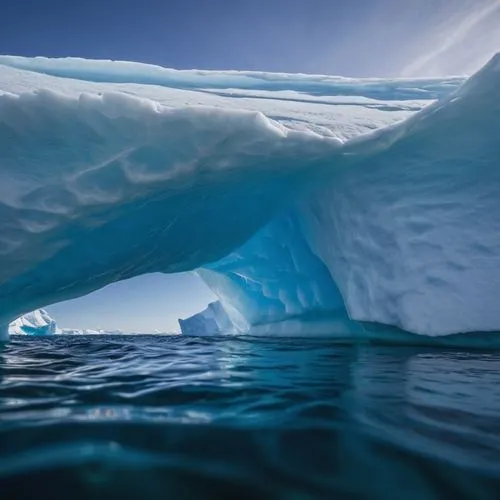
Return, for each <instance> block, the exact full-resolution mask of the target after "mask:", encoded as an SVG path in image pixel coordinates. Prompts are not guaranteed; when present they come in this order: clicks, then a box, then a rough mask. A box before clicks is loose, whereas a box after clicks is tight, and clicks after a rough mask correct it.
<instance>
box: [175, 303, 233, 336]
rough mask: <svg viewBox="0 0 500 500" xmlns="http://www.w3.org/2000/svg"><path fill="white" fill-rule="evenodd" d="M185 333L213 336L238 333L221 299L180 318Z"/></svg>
mask: <svg viewBox="0 0 500 500" xmlns="http://www.w3.org/2000/svg"><path fill="white" fill-rule="evenodd" d="M179 326H180V328H181V333H182V334H183V335H194V336H213V335H228V334H232V333H238V331H237V330H236V329H235V327H234V325H233V323H232V321H231V320H230V318H229V316H228V315H227V313H226V311H225V310H224V308H223V306H222V304H221V303H220V301H215V302H211V303H210V304H208V306H207V308H206V309H204V310H203V311H201V312H199V313H198V314H195V315H193V316H191V317H189V318H186V319H179Z"/></svg>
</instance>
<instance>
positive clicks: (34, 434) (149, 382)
mask: <svg viewBox="0 0 500 500" xmlns="http://www.w3.org/2000/svg"><path fill="white" fill-rule="evenodd" d="M0 498H1V499H2V500H3V499H6V500H10V499H17V498H27V499H28V498H31V499H43V500H45V499H51V498H61V499H67V500H70V499H114V498H116V499H124V498H135V499H141V500H142V499H155V500H157V499H161V498H173V499H185V498H186V499H191V498H193V499H196V498H200V499H212V498H213V499H225V498H228V499H243V498H258V499H268V498H269V499H294V500H298V499H316V498H318V499H323V498H324V499H333V498H341V499H342V498H346V499H363V498H369V499H384V500H385V499H392V498H394V499H402V498H404V499H441V498H446V499H447V498H450V499H454V500H459V499H476V498H477V499H495V498H500V351H491V350H489V351H481V350H470V349H459V348H442V347H441V348H438V347H408V346H406V347H395V346H376V345H369V344H366V345H336V344H335V343H332V342H331V341H326V340H310V339H283V338H279V339H253V338H193V337H181V336H179V337H167V336H116V337H115V336H113V337H110V336H92V337H70V336H58V337H52V338H28V337H22V338H17V339H14V340H12V341H11V342H10V343H8V344H6V345H4V346H2V347H0Z"/></svg>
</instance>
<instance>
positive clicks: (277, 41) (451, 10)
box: [0, 0, 500, 332]
mask: <svg viewBox="0 0 500 500" xmlns="http://www.w3.org/2000/svg"><path fill="white" fill-rule="evenodd" d="M0 12H1V14H0V53H2V54H13V55H24V56H38V55H43V56H48V57H64V56H79V57H86V58H96V59H120V60H133V61H141V62H145V63H152V64H158V65H162V66H167V67H173V68H178V69H188V68H199V69H244V70H262V71H279V72H301V73H320V74H335V75H343V76H354V77H372V76H378V77H393V76H394V77H400V76H408V77H414V76H439V75H450V74H454V75H457V74H470V73H472V72H474V71H475V70H476V69H478V68H479V67H480V66H481V65H482V64H484V63H485V62H486V61H487V60H488V59H489V58H490V57H491V56H492V55H493V54H494V53H495V52H496V51H498V50H500V29H498V26H500V0H140V1H138V0H44V1H40V0H5V1H4V2H3V3H2V7H1V9H0ZM211 300H214V296H213V295H212V293H211V292H210V291H209V290H208V289H207V288H206V287H205V286H204V285H203V284H202V283H201V281H200V280H199V279H198V278H197V277H196V276H195V275H193V274H183V275H170V276H165V275H152V276H146V277H139V278H135V279H133V280H129V281H127V282H121V283H116V284H113V285H110V286H108V287H106V288H104V289H102V290H100V291H98V292H95V293H93V294H90V295H89V296H87V297H82V298H80V299H76V300H73V301H69V302H66V303H61V304H57V305H54V306H51V307H50V308H48V310H49V312H50V313H51V314H53V316H54V317H55V318H56V320H57V321H58V323H59V325H60V326H63V327H74V328H103V329H117V328H118V329H122V330H124V331H136V332H139V331H142V332H150V331H154V330H160V331H170V330H173V329H176V328H177V327H178V326H177V318H178V317H186V316H189V315H191V314H193V313H195V312H197V311H199V310H201V309H203V308H204V306H205V305H206V304H207V303H208V302H209V301H211Z"/></svg>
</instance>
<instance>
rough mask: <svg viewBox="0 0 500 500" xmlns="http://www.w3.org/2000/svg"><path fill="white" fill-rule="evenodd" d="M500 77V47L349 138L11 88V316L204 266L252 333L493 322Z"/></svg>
mask: <svg viewBox="0 0 500 500" xmlns="http://www.w3.org/2000/svg"><path fill="white" fill-rule="evenodd" d="M499 83H500V59H499V57H498V56H497V57H496V58H494V59H493V60H492V61H491V62H490V63H489V64H488V65H487V66H486V67H485V68H484V69H483V70H482V71H480V72H479V73H478V74H476V75H475V76H474V77H473V78H471V79H470V80H469V81H468V82H467V83H466V84H465V85H464V86H463V87H462V88H461V89H460V90H459V91H457V92H455V93H453V94H452V95H451V96H450V97H448V98H445V99H442V100H441V101H439V102H437V103H436V104H433V105H431V106H429V107H427V108H425V109H424V110H423V111H421V112H420V113H417V114H415V115H413V116H412V117H410V118H409V119H407V120H406V121H404V122H402V123H400V124H398V125H395V126H391V127H388V128H385V129H382V130H379V131H376V132H374V133H371V134H368V135H364V136H362V137H359V138H354V139H351V140H348V141H345V142H341V141H339V140H335V139H332V138H329V137H324V136H320V135H318V134H315V133H312V132H310V131H303V132H301V131H297V130H290V129H288V128H286V127H284V126H283V125H281V124H279V123H276V122H273V121H272V120H269V119H267V118H266V117H265V116H264V115H262V114H260V113H255V112H246V111H228V110H221V109H213V108H200V107H186V108H179V109H171V108H167V107H165V106H163V105H161V104H159V103H157V102H153V101H151V100H145V99H137V98H136V97H131V96H128V95H126V94H123V93H111V94H108V93H105V94H103V95H100V96H98V95H89V94H79V95H77V96H76V97H75V96H64V95H59V94H55V93H53V92H47V91H39V92H35V93H25V94H19V95H18V94H12V93H4V94H3V95H0V264H1V265H0V324H3V325H8V323H9V322H10V321H12V320H13V319H15V318H16V317H18V316H20V315H21V314H23V313H26V312H28V311H31V310H34V309H37V308H39V307H42V306H45V305H48V304H50V303H54V302H58V301H61V300H65V299H69V298H74V297H78V296H80V295H83V294H86V293H88V292H90V291H92V290H95V289H98V288H100V287H102V286H104V285H106V284H108V283H111V282H114V281H118V280H121V279H126V278H130V277H132V276H136V275H140V274H144V273H149V272H157V271H160V272H179V271H185V270H190V269H198V268H200V267H201V268H202V269H201V270H200V271H199V273H200V275H201V276H202V278H203V279H204V280H205V281H206V282H207V284H208V285H209V286H210V287H211V288H212V289H213V290H214V291H215V293H216V294H217V295H218V296H219V297H220V300H221V302H222V305H223V306H224V308H225V309H226V310H227V311H228V312H229V313H230V316H231V319H232V320H233V322H234V323H235V324H236V325H237V327H238V328H239V329H240V330H241V331H252V328H255V327H258V328H260V329H261V330H264V332H265V330H266V326H265V325H270V324H271V325H274V326H273V327H272V328H271V329H270V331H272V329H273V328H276V327H277V325H278V324H282V325H283V324H284V325H287V324H288V325H290V324H291V323H286V322H287V321H288V322H289V321H293V322H294V324H295V325H297V324H299V326H300V322H301V318H303V319H307V318H310V317H311V316H314V317H315V318H317V317H321V318H327V319H328V318H330V319H331V318H339V317H340V318H345V320H346V321H345V322H344V321H343V320H342V322H341V323H342V325H355V324H354V323H352V322H350V321H349V319H348V318H347V314H346V312H345V309H344V306H345V308H346V310H347V312H348V315H349V316H350V318H351V319H353V320H359V321H369V322H379V323H384V324H388V325H394V326H397V327H400V328H402V329H405V330H408V331H411V332H414V333H420V334H424V335H441V334H449V333H457V332H465V331H490V330H497V329H499V328H500V308H498V305H497V300H496V297H497V296H498V292H499V291H500V267H499V258H500V196H499V195H498V193H499V192H500V166H499V165H498V163H499V161H500V160H499V159H500V140H499V139H500V137H499V135H500V85H499ZM284 322H285V323H284ZM350 327H351V326H348V328H350ZM353 327H354V326H353ZM6 332H7V327H6V326H4V327H3V334H4V336H5V335H6ZM304 333H307V331H306V332H304Z"/></svg>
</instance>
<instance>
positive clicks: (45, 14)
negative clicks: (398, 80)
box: [0, 0, 499, 76]
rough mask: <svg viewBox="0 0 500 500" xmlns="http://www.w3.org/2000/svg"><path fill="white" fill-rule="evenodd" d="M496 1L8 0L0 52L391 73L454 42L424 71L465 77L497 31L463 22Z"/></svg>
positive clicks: (194, 65)
mask: <svg viewBox="0 0 500 500" xmlns="http://www.w3.org/2000/svg"><path fill="white" fill-rule="evenodd" d="M495 4H496V5H498V0H404V1H403V0H85V1H81V0H43V1H42V0H5V1H4V2H2V7H1V15H0V53H4V54H16V55H27V56H35V55H46V56H81V57H88V58H104V59H124V60H136V61H142V62H148V63H154V64H160V65H163V66H169V67H175V68H206V69H255V70H270V71H289V72H310V73H329V74H332V73H334V74H342V75H349V76H374V75H376V76H386V75H397V74H399V73H401V72H402V71H403V70H404V69H405V67H406V65H407V64H408V63H409V62H411V61H413V60H416V59H419V58H424V62H425V58H426V56H428V55H430V56H431V58H432V57H433V56H434V58H435V54H434V52H435V50H436V48H438V49H439V48H440V47H443V46H446V45H447V43H448V42H449V40H450V39H451V38H454V37H455V38H457V39H456V40H452V41H453V43H452V45H453V46H452V47H451V48H450V47H449V48H448V49H447V50H445V52H446V53H439V54H437V55H438V56H442V57H440V58H439V59H440V60H439V62H440V64H439V65H437V66H436V65H433V64H429V63H428V62H427V66H426V65H425V64H424V67H423V68H422V69H423V70H424V71H427V72H434V73H436V72H440V69H441V66H443V70H445V71H446V72H449V71H453V72H457V71H458V72H460V71H467V70H468V68H469V66H471V65H472V66H473V65H475V64H476V63H475V60H474V59H475V58H476V56H477V54H476V52H477V50H476V46H477V45H478V43H479V45H480V46H481V51H483V47H485V46H486V45H488V44H489V45H491V46H492V47H493V46H495V43H493V42H498V41H499V40H498V38H497V39H495V40H493V41H492V40H491V36H490V37H489V38H490V39H489V40H487V39H485V33H491V32H495V31H499V30H498V29H497V28H496V26H497V25H496V24H495V23H496V22H498V17H497V18H495V17H494V16H493V15H492V13H491V12H488V13H487V15H485V16H483V18H484V19H482V22H481V23H479V24H484V23H485V22H486V21H488V20H489V29H485V26H482V25H481V26H480V28H481V29H479V30H475V31H476V33H473V32H474V29H472V31H471V27H470V26H469V25H468V24H467V22H466V24H465V26H462V22H463V21H464V20H468V19H469V20H472V21H474V22H473V23H472V24H473V25H474V24H475V18H474V16H475V14H477V13H479V14H480V16H481V12H482V11H483V10H484V8H485V7H486V8H487V7H488V6H491V5H495ZM476 24H477V23H476ZM472 28H474V26H472ZM464 29H465V31H466V32H465V33H463V32H464ZM464 34H465V35H474V36H472V37H467V36H465V37H464V36H462V35H464ZM488 36H489V35H488ZM471 38H472V40H471ZM479 39H480V40H479ZM478 40H479V42H478ZM474 41H476V42H474ZM463 42H465V43H463ZM471 42H472V43H471ZM496 48H498V44H497V45H496ZM450 49H451V50H450ZM439 50H440V49H439ZM439 50H438V52H439ZM431 62H432V61H431ZM448 68H449V69H448ZM418 69H420V68H417V70H418Z"/></svg>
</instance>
